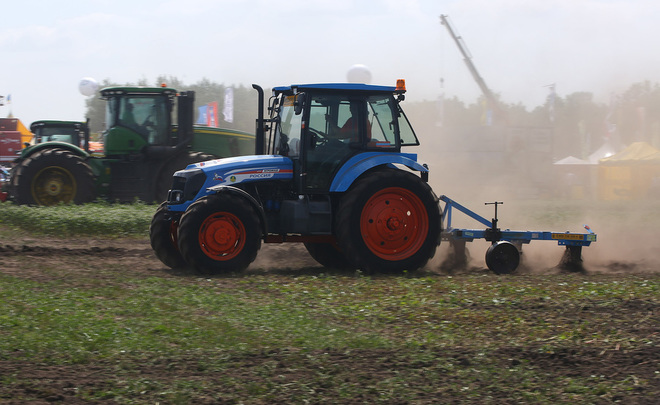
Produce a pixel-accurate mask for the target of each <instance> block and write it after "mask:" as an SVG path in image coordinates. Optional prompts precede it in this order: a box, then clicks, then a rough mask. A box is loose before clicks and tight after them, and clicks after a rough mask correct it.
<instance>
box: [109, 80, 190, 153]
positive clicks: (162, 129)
mask: <svg viewBox="0 0 660 405" xmlns="http://www.w3.org/2000/svg"><path fill="white" fill-rule="evenodd" d="M176 96H177V92H176V90H174V89H172V88H168V87H160V88H159V87H153V88H152V87H149V88H147V87H112V88H105V89H102V90H101V98H102V99H104V100H106V101H107V103H106V125H107V129H106V131H105V133H104V144H105V153H106V156H118V155H130V154H134V153H140V152H142V151H144V148H145V147H149V146H161V147H163V146H164V147H167V146H173V145H176V144H177V143H178V142H177V137H176V134H175V133H174V131H173V130H172V126H171V123H172V109H173V106H174V100H175V98H176Z"/></svg>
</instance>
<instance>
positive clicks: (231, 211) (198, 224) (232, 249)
mask: <svg viewBox="0 0 660 405" xmlns="http://www.w3.org/2000/svg"><path fill="white" fill-rule="evenodd" d="M260 229H261V227H260V222H259V217H258V215H257V213H256V211H255V210H254V208H253V207H252V205H251V204H250V203H248V202H247V201H245V199H243V198H241V197H238V196H235V195H232V194H229V193H220V194H215V195H210V196H206V197H203V198H200V199H199V200H197V201H195V202H194V203H193V204H192V205H190V207H188V209H187V210H186V212H185V213H184V214H183V215H182V216H181V221H180V222H179V232H178V237H179V240H178V244H179V250H180V251H181V254H182V256H183V258H184V260H185V261H186V262H187V263H189V264H190V265H191V266H192V267H193V268H194V269H195V270H197V271H198V272H200V273H203V274H226V273H231V272H238V271H243V270H245V269H246V268H247V267H248V266H249V265H250V263H252V262H253V261H254V259H255V258H256V257H257V252H258V251H259V249H260V248H261V232H260Z"/></svg>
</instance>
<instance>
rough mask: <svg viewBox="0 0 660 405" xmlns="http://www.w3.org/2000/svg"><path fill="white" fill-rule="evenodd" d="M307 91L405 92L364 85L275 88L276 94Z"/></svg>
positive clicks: (324, 84) (301, 85)
mask: <svg viewBox="0 0 660 405" xmlns="http://www.w3.org/2000/svg"><path fill="white" fill-rule="evenodd" d="M305 90H327V91H346V92H365V93H389V94H392V93H397V92H403V91H405V90H403V91H402V90H401V89H397V87H395V86H375V85H371V84H362V83H316V84H292V85H290V86H279V87H275V88H273V91H274V92H276V93H294V92H298V91H305Z"/></svg>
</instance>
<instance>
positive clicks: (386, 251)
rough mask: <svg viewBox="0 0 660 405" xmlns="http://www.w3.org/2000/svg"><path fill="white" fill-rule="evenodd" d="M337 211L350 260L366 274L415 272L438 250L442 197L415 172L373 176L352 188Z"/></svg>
mask: <svg viewBox="0 0 660 405" xmlns="http://www.w3.org/2000/svg"><path fill="white" fill-rule="evenodd" d="M337 212H338V214H337V217H336V223H335V229H336V231H337V242H338V243H339V246H340V247H341V249H342V251H343V252H344V253H345V255H346V257H347V258H348V260H350V261H351V263H352V264H354V265H355V266H356V267H357V268H360V269H362V270H364V271H366V272H369V273H376V272H377V273H401V272H403V271H410V272H412V271H415V270H417V269H419V268H421V267H423V266H424V265H425V264H426V262H427V261H428V260H429V259H430V258H432V257H433V255H434V254H435V250H436V248H437V246H438V242H439V235H440V208H439V206H438V203H437V198H436V197H435V194H433V191H432V190H431V188H430V187H429V185H428V184H426V183H425V182H423V181H422V180H421V179H420V178H419V177H417V176H415V175H414V174H412V173H410V172H405V171H402V170H383V171H378V172H374V173H371V174H368V175H367V176H366V177H364V178H362V179H360V180H358V181H357V182H356V184H355V185H354V186H352V187H351V189H349V191H348V192H347V193H346V195H345V196H344V197H343V198H342V200H341V202H340V204H339V207H338V211H337Z"/></svg>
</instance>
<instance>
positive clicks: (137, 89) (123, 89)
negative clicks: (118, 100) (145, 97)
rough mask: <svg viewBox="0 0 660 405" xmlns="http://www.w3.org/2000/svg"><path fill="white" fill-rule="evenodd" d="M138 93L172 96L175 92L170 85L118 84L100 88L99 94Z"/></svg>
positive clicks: (105, 95) (104, 95)
mask: <svg viewBox="0 0 660 405" xmlns="http://www.w3.org/2000/svg"><path fill="white" fill-rule="evenodd" d="M123 94H130V95H139V94H165V95H168V96H172V95H175V94H176V89H173V88H171V87H146V86H118V87H106V88H103V89H101V96H102V97H108V96H113V95H123Z"/></svg>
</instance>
